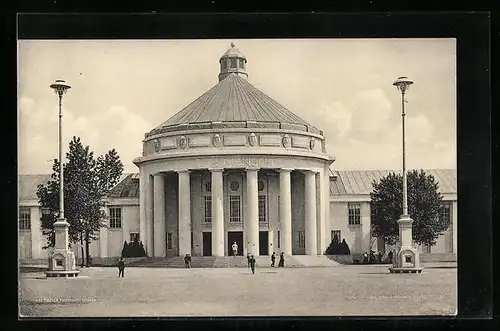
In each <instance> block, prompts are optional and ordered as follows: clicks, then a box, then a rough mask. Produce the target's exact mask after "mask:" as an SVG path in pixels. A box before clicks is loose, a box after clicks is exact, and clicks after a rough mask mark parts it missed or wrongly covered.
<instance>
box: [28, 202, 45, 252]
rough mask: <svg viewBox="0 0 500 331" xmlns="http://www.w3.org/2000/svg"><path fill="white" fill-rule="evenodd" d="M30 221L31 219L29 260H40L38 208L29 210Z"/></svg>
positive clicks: (39, 214)
mask: <svg viewBox="0 0 500 331" xmlns="http://www.w3.org/2000/svg"><path fill="white" fill-rule="evenodd" d="M30 210H31V212H30V214H31V215H30V219H31V258H33V259H41V258H42V246H43V245H42V232H41V230H40V223H41V220H40V216H41V213H40V207H38V206H36V207H31V208H30Z"/></svg>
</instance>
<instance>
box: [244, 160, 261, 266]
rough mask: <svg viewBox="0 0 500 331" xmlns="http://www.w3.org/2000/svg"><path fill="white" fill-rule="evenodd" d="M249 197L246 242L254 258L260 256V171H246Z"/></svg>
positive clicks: (247, 202)
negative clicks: (258, 179) (258, 178)
mask: <svg viewBox="0 0 500 331" xmlns="http://www.w3.org/2000/svg"><path fill="white" fill-rule="evenodd" d="M246 173H247V183H246V184H247V196H246V201H245V206H246V213H245V215H246V220H245V230H246V232H247V233H246V238H247V239H246V240H247V241H248V242H249V243H250V244H249V250H250V254H253V256H259V204H258V200H259V198H258V197H259V191H258V185H257V177H258V169H246Z"/></svg>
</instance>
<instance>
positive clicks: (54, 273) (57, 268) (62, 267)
mask: <svg viewBox="0 0 500 331" xmlns="http://www.w3.org/2000/svg"><path fill="white" fill-rule="evenodd" d="M68 227H69V224H68V223H67V222H66V220H65V219H64V218H59V219H57V221H56V222H55V223H54V232H55V247H54V250H53V251H52V253H51V254H50V256H49V270H47V271H46V272H45V275H46V276H47V277H76V276H78V274H79V273H80V271H78V270H76V261H75V254H74V253H73V252H72V251H71V250H69V248H68V247H69V242H68Z"/></svg>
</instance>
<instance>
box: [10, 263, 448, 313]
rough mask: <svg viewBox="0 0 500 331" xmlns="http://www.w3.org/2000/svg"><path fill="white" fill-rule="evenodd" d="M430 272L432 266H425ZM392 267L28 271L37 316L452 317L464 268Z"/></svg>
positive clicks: (30, 305)
mask: <svg viewBox="0 0 500 331" xmlns="http://www.w3.org/2000/svg"><path fill="white" fill-rule="evenodd" d="M424 266H425V265H424ZM387 267H388V266H387V265H385V266H383V265H339V266H336V267H324V268H280V269H278V268H261V269H259V268H257V270H256V273H255V275H252V273H251V272H250V270H249V269H245V268H218V269H163V268H151V269H149V268H128V269H126V270H125V278H120V279H119V278H117V273H118V271H117V269H116V268H88V269H83V270H82V272H81V276H80V277H78V278H75V279H72V278H69V279H61V278H59V279H57V278H45V276H44V275H43V273H21V275H20V313H21V315H22V316H25V317H28V316H34V317H48V316H49V317H116V316H119V317H126V316H155V317H156V316H349V315H350V316H352V315H364V316H367V315H378V316H380V315H385V316H388V315H452V314H454V313H455V311H456V301H457V269H456V268H446V267H443V266H428V267H427V268H425V269H424V272H423V273H422V274H389V273H388V269H387Z"/></svg>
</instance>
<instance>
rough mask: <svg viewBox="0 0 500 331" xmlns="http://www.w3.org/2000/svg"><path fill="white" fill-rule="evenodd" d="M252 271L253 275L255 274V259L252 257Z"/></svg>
mask: <svg viewBox="0 0 500 331" xmlns="http://www.w3.org/2000/svg"><path fill="white" fill-rule="evenodd" d="M250 269H252V274H255V258H254V257H253V255H252V256H250Z"/></svg>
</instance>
